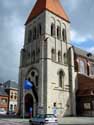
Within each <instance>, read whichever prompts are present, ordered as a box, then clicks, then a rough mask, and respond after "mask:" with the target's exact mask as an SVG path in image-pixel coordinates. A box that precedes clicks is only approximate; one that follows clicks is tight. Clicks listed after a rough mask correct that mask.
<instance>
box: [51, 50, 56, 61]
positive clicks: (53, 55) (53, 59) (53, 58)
mask: <svg viewBox="0 0 94 125" xmlns="http://www.w3.org/2000/svg"><path fill="white" fill-rule="evenodd" d="M51 59H52V61H55V49H52V50H51Z"/></svg>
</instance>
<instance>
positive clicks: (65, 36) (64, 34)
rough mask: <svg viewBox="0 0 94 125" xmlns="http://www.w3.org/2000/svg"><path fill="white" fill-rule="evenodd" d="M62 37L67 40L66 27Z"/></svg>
mask: <svg viewBox="0 0 94 125" xmlns="http://www.w3.org/2000/svg"><path fill="white" fill-rule="evenodd" d="M62 38H63V41H64V42H66V40H67V35H66V29H65V28H64V29H63V30H62Z"/></svg>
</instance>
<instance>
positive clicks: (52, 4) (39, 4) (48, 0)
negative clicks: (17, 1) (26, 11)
mask: <svg viewBox="0 0 94 125" xmlns="http://www.w3.org/2000/svg"><path fill="white" fill-rule="evenodd" d="M45 10H48V11H50V12H52V13H53V14H55V15H57V16H59V17H61V18H62V19H64V20H66V21H68V22H70V21H69V18H68V16H67V14H66V13H65V11H64V9H63V7H62V6H61V3H60V1H59V0H37V1H36V4H35V6H34V7H33V9H32V11H31V13H30V15H29V17H28V19H27V21H26V23H25V24H28V23H29V22H31V21H32V19H33V18H35V17H36V16H38V15H39V14H40V13H42V12H43V11H45Z"/></svg>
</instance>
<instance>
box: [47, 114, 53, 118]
mask: <svg viewBox="0 0 94 125" xmlns="http://www.w3.org/2000/svg"><path fill="white" fill-rule="evenodd" d="M46 118H54V115H53V114H46Z"/></svg>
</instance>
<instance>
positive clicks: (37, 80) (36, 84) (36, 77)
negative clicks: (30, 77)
mask: <svg viewBox="0 0 94 125" xmlns="http://www.w3.org/2000/svg"><path fill="white" fill-rule="evenodd" d="M38 79H39V77H38V76H36V86H38Z"/></svg>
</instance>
